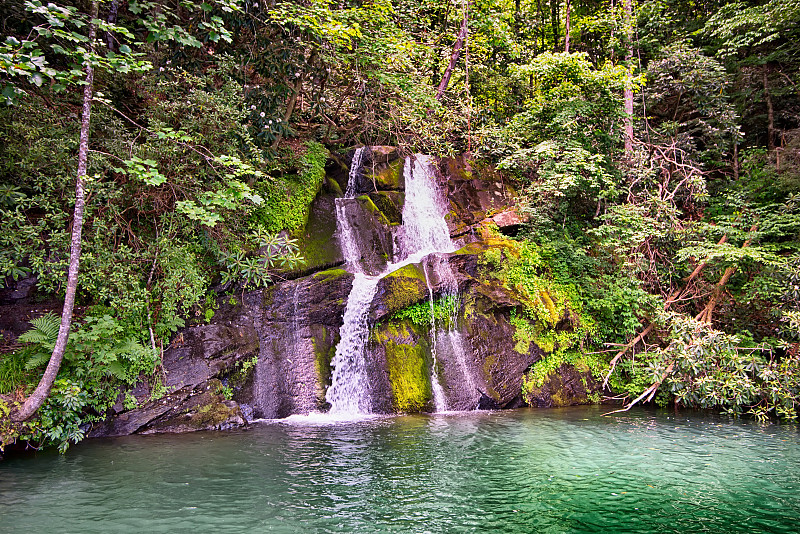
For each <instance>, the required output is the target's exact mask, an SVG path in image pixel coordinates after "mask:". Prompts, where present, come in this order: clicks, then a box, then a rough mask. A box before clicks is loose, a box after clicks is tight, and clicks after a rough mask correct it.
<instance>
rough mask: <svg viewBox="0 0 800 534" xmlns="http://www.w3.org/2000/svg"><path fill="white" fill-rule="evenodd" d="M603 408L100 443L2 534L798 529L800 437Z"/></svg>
mask: <svg viewBox="0 0 800 534" xmlns="http://www.w3.org/2000/svg"><path fill="white" fill-rule="evenodd" d="M600 413H601V412H600V411H599V410H598V409H594V408H577V409H563V410H541V411H534V410H520V411H514V412H492V413H485V412H483V413H472V412H468V413H454V414H447V415H436V416H408V417H393V418H387V417H378V418H369V419H366V420H357V421H330V419H328V420H325V418H323V417H317V416H310V417H305V418H297V417H296V418H290V420H284V421H282V422H280V423H279V424H274V423H268V424H259V425H254V427H253V428H252V429H251V430H249V431H238V432H230V433H198V434H193V435H183V436H147V437H137V436H133V437H128V438H120V439H114V440H94V441H87V442H85V443H83V444H81V445H80V446H77V447H74V448H73V449H71V450H70V451H69V452H68V453H67V454H66V455H65V456H58V455H56V454H52V453H44V454H39V455H37V456H36V457H20V458H13V459H10V460H8V461H6V462H5V463H2V464H0V517H2V522H0V532H2V531H9V532H11V531H13V532H20V531H40V532H51V531H61V532H104V533H105V532H134V531H148V532H170V533H171V532H206V531H214V532H243V531H252V532H303V531H307V532H309V533H312V532H313V533H316V532H330V533H343V532H508V533H516V532H605V531H612V532H618V531H624V532H693V531H699V530H702V531H704V532H732V531H770V532H794V531H796V528H795V525H796V524H797V521H798V520H799V519H800V492H798V489H800V473H798V470H797V466H798V465H800V463H799V462H798V460H800V436H799V435H798V428H797V426H795V425H772V426H763V425H758V424H755V423H751V422H742V421H730V420H727V419H723V418H720V417H716V416H709V415H703V414H691V415H688V416H687V415H680V414H679V415H674V414H669V413H666V412H654V411H644V410H641V411H637V412H633V411H632V412H630V413H627V414H623V415H622V416H619V417H611V418H603V417H600Z"/></svg>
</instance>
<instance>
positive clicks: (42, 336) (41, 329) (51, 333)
mask: <svg viewBox="0 0 800 534" xmlns="http://www.w3.org/2000/svg"><path fill="white" fill-rule="evenodd" d="M31 324H32V325H33V328H31V329H30V330H28V331H27V332H25V333H24V334H22V335H21V336H19V337H18V338H17V339H18V340H19V341H21V342H22V343H35V344H37V345H40V346H42V347H47V346H52V345H54V344H55V342H56V338H57V337H58V329H59V327H60V326H61V320H60V319H59V318H58V317H56V316H55V315H53V314H52V313H48V314H47V315H43V316H41V317H38V318H36V319H31Z"/></svg>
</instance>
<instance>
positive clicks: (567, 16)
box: [564, 0, 570, 54]
mask: <svg viewBox="0 0 800 534" xmlns="http://www.w3.org/2000/svg"><path fill="white" fill-rule="evenodd" d="M569 3H570V0H567V2H566V6H565V8H566V13H565V14H564V17H565V18H564V52H566V53H567V54H569V22H570V20H569V19H570V5H569Z"/></svg>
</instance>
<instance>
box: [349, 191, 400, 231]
mask: <svg viewBox="0 0 800 534" xmlns="http://www.w3.org/2000/svg"><path fill="white" fill-rule="evenodd" d="M357 200H358V203H359V204H360V205H361V207H362V208H363V209H364V211H366V212H367V213H369V214H370V215H372V216H373V217H374V218H375V220H377V221H378V222H379V223H380V224H382V225H383V226H386V227H389V226H391V225H392V223H391V222H389V218H388V217H387V216H386V214H384V213H383V211H381V209H380V208H378V206H376V205H375V203H374V202H373V201H372V199H371V198H370V196H369V195H361V196H360V197H358V198H357Z"/></svg>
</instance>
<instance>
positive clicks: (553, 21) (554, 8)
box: [550, 0, 561, 52]
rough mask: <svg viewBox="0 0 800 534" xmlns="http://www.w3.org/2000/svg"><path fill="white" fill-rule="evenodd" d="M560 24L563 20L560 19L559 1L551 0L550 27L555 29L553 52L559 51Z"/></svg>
mask: <svg viewBox="0 0 800 534" xmlns="http://www.w3.org/2000/svg"><path fill="white" fill-rule="evenodd" d="M560 26H561V22H560V21H559V20H558V1H557V0H550V27H551V28H552V29H553V52H558V48H559V47H558V41H559V34H558V29H559V27H560Z"/></svg>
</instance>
